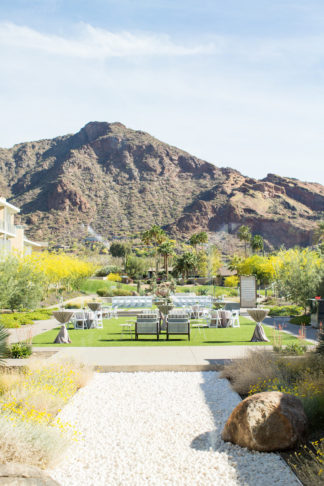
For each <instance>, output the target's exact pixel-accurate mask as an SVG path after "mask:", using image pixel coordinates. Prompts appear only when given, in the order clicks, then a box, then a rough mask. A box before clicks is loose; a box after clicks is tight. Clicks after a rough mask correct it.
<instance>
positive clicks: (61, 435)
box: [0, 360, 92, 467]
mask: <svg viewBox="0 0 324 486" xmlns="http://www.w3.org/2000/svg"><path fill="white" fill-rule="evenodd" d="M91 374H92V371H91V369H89V368H86V367H85V366H83V365H80V364H78V363H76V362H73V361H65V362H52V363H49V362H48V361H44V360H42V361H40V360H37V361H36V360H34V361H32V362H31V364H30V366H29V368H28V369H27V370H26V372H23V373H17V372H10V371H9V372H4V370H2V371H1V372H0V430H1V435H0V456H1V460H2V461H3V462H10V461H16V462H22V463H27V464H32V465H38V466H41V467H46V466H47V465H48V464H49V463H52V462H53V460H54V459H55V458H58V457H59V455H60V454H61V453H62V452H63V451H64V448H65V446H66V445H67V444H68V443H69V442H70V441H71V439H73V438H75V436H76V431H74V430H73V428H71V426H70V425H69V424H66V423H62V422H61V421H60V420H59V418H58V417H57V414H58V413H59V411H60V410H61V408H62V407H63V406H64V405H65V404H66V402H67V401H68V400H69V399H70V398H71V397H72V396H73V395H74V394H75V393H76V392H77V390H78V389H79V388H81V387H83V386H84V385H85V384H86V383H87V382H88V380H89V378H90V377H91Z"/></svg>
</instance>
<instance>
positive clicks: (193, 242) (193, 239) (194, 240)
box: [189, 233, 199, 252]
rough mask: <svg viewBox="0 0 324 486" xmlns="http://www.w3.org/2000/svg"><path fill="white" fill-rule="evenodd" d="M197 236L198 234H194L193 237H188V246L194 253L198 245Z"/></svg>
mask: <svg viewBox="0 0 324 486" xmlns="http://www.w3.org/2000/svg"><path fill="white" fill-rule="evenodd" d="M198 235H199V233H194V234H193V235H191V236H190V239H189V245H191V246H192V247H193V248H194V249H195V251H196V252H197V245H198V243H199V241H198Z"/></svg>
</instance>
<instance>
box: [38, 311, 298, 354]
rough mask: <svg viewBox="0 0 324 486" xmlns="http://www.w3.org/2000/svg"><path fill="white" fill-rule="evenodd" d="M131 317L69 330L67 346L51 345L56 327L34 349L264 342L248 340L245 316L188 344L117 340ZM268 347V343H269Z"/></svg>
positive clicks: (177, 339)
mask: <svg viewBox="0 0 324 486" xmlns="http://www.w3.org/2000/svg"><path fill="white" fill-rule="evenodd" d="M133 319H134V318H129V317H119V318H118V319H109V320H108V319H105V320H104V328H103V329H87V330H74V329H71V330H69V335H70V338H71V341H72V343H71V344H53V341H54V339H55V337H56V335H57V333H58V331H59V327H57V328H55V329H52V330H51V331H47V332H45V333H44V334H39V335H38V336H35V338H34V340H33V345H34V346H58V347H59V346H61V347H62V346H64V347H68V346H78V347H79V346H81V347H87V346H93V347H97V346H188V345H189V346H227V345H246V344H254V345H256V346H258V345H259V346H260V345H261V346H262V345H264V344H268V343H251V342H250V339H251V337H252V334H253V330H254V327H255V324H254V323H253V322H252V321H250V320H249V319H247V318H245V317H241V318H240V322H241V327H239V328H225V329H222V328H221V329H209V328H208V329H205V334H206V338H205V337H204V335H203V333H202V332H201V333H200V332H199V331H198V330H197V329H193V330H192V332H191V340H190V341H188V340H187V337H186V336H172V337H170V339H169V341H167V340H166V337H165V334H164V333H162V335H161V336H160V339H159V341H157V340H156V338H152V337H150V336H142V337H141V338H140V339H139V340H138V341H135V340H134V339H130V338H129V337H123V339H121V335H120V332H121V329H120V323H122V322H126V321H129V320H133ZM264 329H265V332H266V334H267V336H268V338H269V339H270V340H271V341H272V332H273V331H272V328H270V327H268V326H264ZM296 341H297V338H295V337H293V336H291V335H289V334H286V333H282V344H283V345H286V344H290V343H292V342H296ZM269 344H271V342H270V343H269Z"/></svg>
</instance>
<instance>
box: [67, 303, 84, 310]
mask: <svg viewBox="0 0 324 486" xmlns="http://www.w3.org/2000/svg"><path fill="white" fill-rule="evenodd" d="M81 307H82V306H81V304H74V303H73V302H71V303H70V304H65V309H81Z"/></svg>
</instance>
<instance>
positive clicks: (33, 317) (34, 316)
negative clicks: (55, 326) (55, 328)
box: [0, 309, 52, 328]
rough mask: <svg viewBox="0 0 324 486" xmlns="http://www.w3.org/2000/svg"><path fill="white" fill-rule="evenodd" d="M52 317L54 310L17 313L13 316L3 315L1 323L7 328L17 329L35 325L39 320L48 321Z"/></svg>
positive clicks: (0, 318)
mask: <svg viewBox="0 0 324 486" xmlns="http://www.w3.org/2000/svg"><path fill="white" fill-rule="evenodd" d="M51 315H52V310H50V311H49V310H42V309H40V310H36V311H33V312H15V313H13V314H1V315H0V323H1V324H2V325H3V326H4V327H7V328H15V327H20V326H26V325H28V324H33V323H34V321H37V320H40V321H42V320H46V319H49V317H50V316H51Z"/></svg>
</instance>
